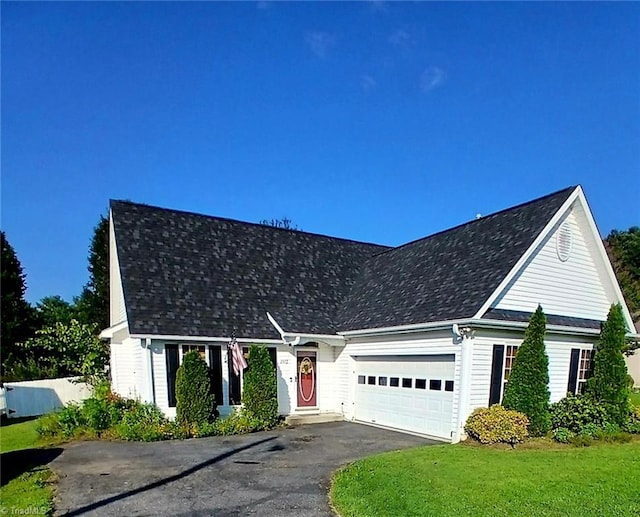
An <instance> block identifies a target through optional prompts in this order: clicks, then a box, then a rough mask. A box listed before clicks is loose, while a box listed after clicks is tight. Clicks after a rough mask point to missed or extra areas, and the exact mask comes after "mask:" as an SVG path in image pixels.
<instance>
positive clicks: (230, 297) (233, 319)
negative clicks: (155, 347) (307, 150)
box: [111, 201, 388, 338]
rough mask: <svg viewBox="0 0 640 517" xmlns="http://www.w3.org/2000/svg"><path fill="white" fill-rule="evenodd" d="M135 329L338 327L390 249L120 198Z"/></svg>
mask: <svg viewBox="0 0 640 517" xmlns="http://www.w3.org/2000/svg"><path fill="white" fill-rule="evenodd" d="M111 211H112V217H113V224H114V230H115V236H116V247H117V252H118V259H119V264H120V273H121V277H122V284H123V290H124V297H125V304H126V308H127V319H128V322H129V329H130V332H131V333H132V334H154V335H180V336H229V335H230V334H231V332H232V331H233V330H234V328H235V331H236V334H237V335H238V337H242V336H247V337H254V338H279V335H278V333H277V332H276V331H275V329H274V328H273V327H272V326H271V324H270V323H269V321H268V319H267V318H266V316H265V312H266V311H269V312H271V314H273V316H274V317H275V318H276V320H277V321H278V322H279V323H280V325H281V326H282V327H283V328H284V329H285V330H286V331H287V332H304V333H318V334H334V333H335V331H336V326H335V321H336V311H337V309H338V307H339V306H340V304H341V302H342V301H343V300H344V298H345V296H346V295H347V292H348V291H349V289H350V287H351V286H352V285H353V283H354V282H355V279H356V277H357V274H358V271H359V268H360V266H361V265H362V264H363V263H364V261H365V260H366V259H367V258H369V257H370V256H372V255H374V254H376V253H380V252H381V251H384V250H386V249H388V248H386V247H385V246H377V245H372V244H365V243H360V242H353V241H348V240H343V239H336V238H331V237H324V236H320V235H313V234H309V233H305V232H299V231H290V230H282V229H278V228H273V227H270V226H263V225H257V224H249V223H243V222H238V221H232V220H228V219H220V218H216V217H207V216H202V215H197V214H192V213H186V212H179V211H174V210H166V209H162V208H155V207H151V206H147V205H140V204H134V203H129V202H123V201H112V202H111Z"/></svg>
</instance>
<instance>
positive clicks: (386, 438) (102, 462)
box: [51, 422, 435, 517]
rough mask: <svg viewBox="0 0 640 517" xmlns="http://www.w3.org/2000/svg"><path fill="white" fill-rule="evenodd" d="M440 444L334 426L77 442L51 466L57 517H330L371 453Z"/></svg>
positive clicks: (362, 428)
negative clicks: (336, 489) (338, 485)
mask: <svg viewBox="0 0 640 517" xmlns="http://www.w3.org/2000/svg"><path fill="white" fill-rule="evenodd" d="M432 443H435V442H432V441H430V440H426V439H424V438H419V437H416V436H411V435H407V434H402V433H397V432H393V431H388V430H383V429H378V428H374V427H370V426H365V425H361V424H353V423H347V422H333V423H328V424H316V425H305V426H299V427H296V428H292V429H278V430H275V431H269V432H264V433H256V434H252V435H244V436H230V437H212V438H199V439H192V440H174V441H166V442H154V443H136V442H99V441H95V442H75V443H72V444H69V445H68V446H66V447H65V450H64V453H63V454H62V455H60V456H59V457H58V458H57V459H55V460H54V461H53V462H52V464H51V468H52V469H54V470H55V471H56V472H58V474H59V475H60V481H59V485H58V490H57V496H56V501H55V506H56V514H57V515H71V516H77V515H149V516H163V515H171V516H174V515H184V516H201V515H202V516H204V515H215V516H216V517H231V516H243V515H255V516H263V515H264V516H269V517H272V516H280V515H282V516H290V515H292V514H297V515H304V516H305V517H306V516H310V517H314V516H318V517H319V516H323V517H327V516H331V515H333V513H332V511H331V509H330V507H329V501H328V489H329V483H330V479H331V475H332V473H333V472H334V471H335V470H336V469H337V468H338V467H340V466H342V465H344V464H345V463H348V462H350V461H354V460H356V459H359V458H361V457H364V456H368V455H371V454H375V453H379V452H384V451H390V450H397V449H404V448H407V447H415V446H419V445H428V444H432Z"/></svg>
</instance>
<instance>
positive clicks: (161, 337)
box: [131, 334, 282, 344]
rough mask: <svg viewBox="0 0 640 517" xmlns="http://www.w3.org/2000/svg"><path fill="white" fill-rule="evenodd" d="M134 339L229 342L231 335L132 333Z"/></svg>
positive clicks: (252, 340) (276, 341) (250, 340)
mask: <svg viewBox="0 0 640 517" xmlns="http://www.w3.org/2000/svg"><path fill="white" fill-rule="evenodd" d="M131 337H132V338H133V339H157V340H162V341H184V342H190V341H198V342H208V343H211V342H223V343H229V342H230V341H231V337H220V336H211V337H208V336H178V335H169V334H131ZM236 341H237V342H238V343H260V344H262V343H267V344H282V340H280V339H261V338H236Z"/></svg>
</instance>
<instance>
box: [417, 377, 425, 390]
mask: <svg viewBox="0 0 640 517" xmlns="http://www.w3.org/2000/svg"><path fill="white" fill-rule="evenodd" d="M416 389H418V390H426V389H427V379H416Z"/></svg>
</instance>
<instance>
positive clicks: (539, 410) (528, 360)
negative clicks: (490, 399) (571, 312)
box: [502, 306, 551, 436]
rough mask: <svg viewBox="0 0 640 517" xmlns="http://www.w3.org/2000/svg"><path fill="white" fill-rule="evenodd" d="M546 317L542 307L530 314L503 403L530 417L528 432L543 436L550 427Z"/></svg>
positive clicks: (508, 407) (532, 434)
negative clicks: (545, 343) (545, 342)
mask: <svg viewBox="0 0 640 517" xmlns="http://www.w3.org/2000/svg"><path fill="white" fill-rule="evenodd" d="M546 321H547V319H546V317H545V315H544V312H543V311H542V307H540V306H538V309H537V310H536V312H535V313H533V315H532V316H531V319H530V320H529V325H528V326H527V329H526V330H525V333H524V341H523V342H522V345H521V346H520V349H519V350H518V353H517V355H516V357H515V359H514V362H513V367H512V369H511V376H510V377H509V381H508V382H507V386H506V388H505V393H504V399H503V402H502V405H503V406H504V407H506V408H507V409H515V410H516V411H520V412H521V413H524V414H525V415H527V417H529V434H530V435H531V436H542V435H544V434H545V433H546V432H547V431H548V430H549V428H550V425H551V420H550V415H549V358H548V357H547V354H546V352H545V346H544V335H545V332H546Z"/></svg>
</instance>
